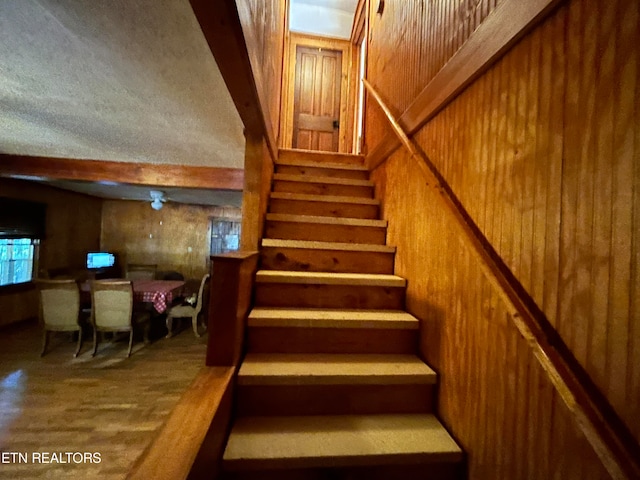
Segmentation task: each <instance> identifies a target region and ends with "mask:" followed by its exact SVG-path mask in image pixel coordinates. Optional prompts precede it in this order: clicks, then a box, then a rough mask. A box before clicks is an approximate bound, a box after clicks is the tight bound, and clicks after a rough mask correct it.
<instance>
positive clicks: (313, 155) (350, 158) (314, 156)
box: [278, 150, 364, 166]
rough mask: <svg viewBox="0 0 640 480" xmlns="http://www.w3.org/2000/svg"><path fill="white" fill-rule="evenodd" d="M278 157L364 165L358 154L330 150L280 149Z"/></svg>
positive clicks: (291, 159)
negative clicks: (345, 153) (337, 152)
mask: <svg viewBox="0 0 640 480" xmlns="http://www.w3.org/2000/svg"><path fill="white" fill-rule="evenodd" d="M278 158H279V159H280V160H283V161H288V162H291V163H293V162H296V161H303V162H318V163H322V162H324V163H339V164H342V165H359V166H362V165H364V159H363V157H362V156H358V155H344V154H336V153H331V152H321V153H320V152H301V151H291V150H280V153H279V155H278Z"/></svg>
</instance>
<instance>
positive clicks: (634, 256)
mask: <svg viewBox="0 0 640 480" xmlns="http://www.w3.org/2000/svg"><path fill="white" fill-rule="evenodd" d="M627 7H628V8H629V9H630V10H633V13H632V14H630V13H631V12H625V14H626V15H625V18H626V19H627V20H628V21H629V25H627V24H626V22H625V23H624V25H625V29H624V30H625V32H626V31H627V28H628V29H629V30H630V31H632V32H634V33H633V35H635V36H636V37H635V38H637V36H638V32H640V13H639V12H638V9H637V8H633V7H632V6H631V5H627ZM636 7H637V5H636ZM634 25H635V27H634ZM623 38H626V37H623ZM625 44H626V45H628V43H625ZM630 51H632V50H631V49H630V50H627V52H630ZM634 70H635V71H634ZM623 72H624V82H623V86H625V85H628V83H627V82H630V83H631V84H633V85H634V87H635V94H634V92H633V90H632V89H631V88H629V89H624V90H623V89H621V91H624V92H627V94H628V95H633V98H637V97H638V92H639V91H640V59H638V57H637V56H635V55H632V58H631V59H629V60H628V61H627V63H626V64H625V68H624V70H623ZM634 74H635V75H634ZM621 118H625V117H624V116H622V117H621ZM630 122H631V123H630V126H631V132H633V133H631V132H629V133H628V135H629V137H625V139H628V142H629V144H627V143H626V142H625V143H623V145H624V146H625V151H626V150H627V148H628V151H627V153H626V154H625V155H624V156H623V157H621V158H626V159H628V161H630V162H631V164H632V165H631V167H630V168H631V170H632V172H630V173H631V175H630V177H631V178H633V180H632V182H633V187H632V193H631V197H632V198H631V202H632V207H631V208H632V211H633V214H632V219H631V228H632V233H631V264H630V267H631V272H630V282H629V283H630V285H629V287H630V288H629V299H630V301H629V306H630V310H631V312H630V316H629V321H630V325H629V365H630V367H631V368H630V370H629V371H628V372H627V382H628V385H627V387H628V389H627V405H629V407H630V408H629V414H628V416H629V418H638V417H640V402H638V401H636V399H637V398H638V394H637V392H639V391H640V320H639V319H638V317H640V313H639V312H640V231H639V230H640V186H639V185H640V161H638V158H639V157H640V108H638V104H637V103H635V105H634V112H633V116H632V118H631V120H630ZM631 137H633V139H632V138H631ZM619 153H622V152H619ZM631 159H633V160H631ZM620 174H622V171H621V172H620ZM620 221H621V220H618V222H620ZM632 428H633V433H634V436H635V438H640V425H637V424H635V425H633V427H632Z"/></svg>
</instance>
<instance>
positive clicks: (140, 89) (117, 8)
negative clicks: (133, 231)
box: [0, 0, 357, 205]
mask: <svg viewBox="0 0 640 480" xmlns="http://www.w3.org/2000/svg"><path fill="white" fill-rule="evenodd" d="M212 1H213V0H212ZM265 1H266V0H265ZM299 1H300V0H293V3H296V2H299ZM300 3H303V4H305V5H304V7H303V8H307V9H308V7H309V6H310V5H316V6H317V7H319V8H322V9H323V10H326V11H332V12H333V14H334V15H337V16H338V17H340V19H341V20H340V21H341V23H345V22H344V19H343V18H342V17H344V16H345V15H347V14H346V13H345V11H351V19H352V18H353V10H354V9H355V4H356V3H357V2H356V0H302V1H301V2H300ZM302 30H303V31H304V28H303V29H302ZM313 33H320V34H322V32H313ZM329 34H330V33H329ZM0 153H9V154H17V155H32V156H42V157H63V158H72V159H94V160H110V161H117V162H143V163H152V164H160V165H162V164H177V165H188V166H208V167H231V168H242V167H243V162H244V136H243V125H242V122H241V120H240V117H239V115H238V114H237V111H236V109H235V107H234V105H233V102H232V100H231V98H230V95H229V93H228V91H227V89H226V87H225V85H224V81H223V79H222V76H221V75H220V72H219V70H218V68H217V65H216V63H215V60H214V58H213V56H212V54H211V52H210V50H209V48H208V46H207V43H206V41H205V39H204V36H203V35H202V32H201V30H200V26H199V25H198V22H197V20H196V18H195V15H194V14H193V11H192V10H191V7H190V5H189V0H0ZM1 170H2V164H1V161H0V174H1ZM54 184H55V186H58V187H60V188H66V189H71V190H76V191H81V192H85V193H90V194H93V195H97V196H101V197H104V198H130V199H144V198H148V190H149V188H145V187H141V186H128V185H124V186H123V185H119V186H118V185H99V184H91V183H87V182H63V181H57V182H55V183H54ZM156 188H157V187H156ZM160 188H162V187H160ZM165 190H170V192H168V193H169V194H170V195H169V197H170V198H172V200H173V201H177V202H186V203H197V204H205V205H239V203H240V195H239V193H238V192H233V193H232V192H215V191H197V190H180V189H165Z"/></svg>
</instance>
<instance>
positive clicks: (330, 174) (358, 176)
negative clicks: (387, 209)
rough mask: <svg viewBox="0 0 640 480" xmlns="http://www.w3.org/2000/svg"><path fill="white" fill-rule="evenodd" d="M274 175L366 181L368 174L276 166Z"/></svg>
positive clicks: (356, 171)
mask: <svg viewBox="0 0 640 480" xmlns="http://www.w3.org/2000/svg"><path fill="white" fill-rule="evenodd" d="M275 173H282V174H286V175H305V176H309V177H327V178H348V179H350V180H368V179H369V172H367V171H362V170H342V169H332V168H322V167H306V166H297V165H276V171H275Z"/></svg>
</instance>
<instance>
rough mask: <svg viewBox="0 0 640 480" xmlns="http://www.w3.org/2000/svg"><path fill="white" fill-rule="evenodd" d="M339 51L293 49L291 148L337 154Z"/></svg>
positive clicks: (340, 57)
mask: <svg viewBox="0 0 640 480" xmlns="http://www.w3.org/2000/svg"><path fill="white" fill-rule="evenodd" d="M341 65H342V52H340V51H338V50H327V49H321V48H312V47H302V46H298V47H297V49H296V76H295V96H294V112H293V115H294V118H293V148H302V149H306V150H321V151H329V152H337V151H338V147H339V139H340V127H339V119H340V81H341V75H342V72H341V68H342V67H341Z"/></svg>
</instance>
